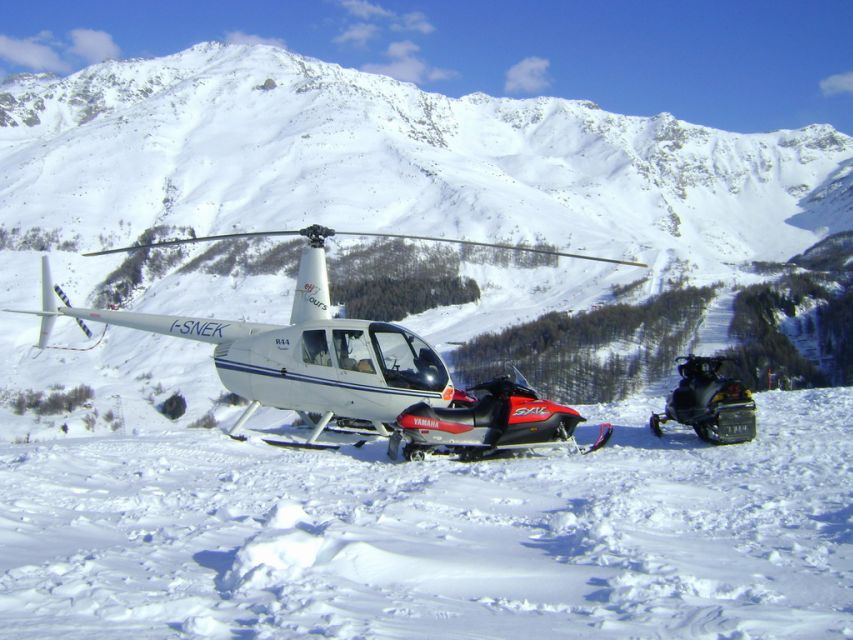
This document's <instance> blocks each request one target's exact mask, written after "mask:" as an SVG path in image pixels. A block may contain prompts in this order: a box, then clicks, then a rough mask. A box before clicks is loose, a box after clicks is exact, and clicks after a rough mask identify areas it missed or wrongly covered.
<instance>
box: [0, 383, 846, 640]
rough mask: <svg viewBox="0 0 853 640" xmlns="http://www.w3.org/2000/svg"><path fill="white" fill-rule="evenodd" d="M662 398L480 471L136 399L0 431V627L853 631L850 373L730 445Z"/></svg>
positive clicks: (517, 632)
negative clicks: (104, 415)
mask: <svg viewBox="0 0 853 640" xmlns="http://www.w3.org/2000/svg"><path fill="white" fill-rule="evenodd" d="M661 402H662V399H661V398H650V399H647V400H633V401H630V402H625V403H620V404H618V405H608V406H596V407H581V410H582V411H583V413H584V414H585V415H587V416H588V417H589V418H590V419H591V420H599V419H601V418H605V417H606V418H609V419H612V420H614V422H616V423H617V427H616V431H615V435H614V438H613V440H612V444H611V445H609V446H608V448H606V449H604V450H603V451H600V452H598V453H596V454H593V455H592V456H580V455H572V454H568V453H566V452H555V453H551V454H547V455H537V456H533V457H522V458H517V459H509V460H495V461H491V462H483V463H479V464H465V463H459V462H454V461H451V460H449V459H447V458H434V459H430V460H428V461H426V462H424V463H421V464H416V463H401V464H391V463H389V462H388V460H387V459H386V458H385V443H384V442H376V443H370V444H367V445H366V446H364V447H363V448H361V449H357V448H354V447H345V448H343V449H342V450H341V451H340V452H338V453H329V452H305V451H293V450H288V451H282V450H280V449H273V448H271V447H267V446H266V445H263V444H251V443H235V442H233V441H231V440H229V439H228V438H226V437H225V436H223V435H222V434H220V433H218V432H215V431H214V432H211V431H201V432H199V431H195V432H194V431H187V430H185V429H181V430H177V431H172V432H162V431H160V430H158V429H155V428H150V427H145V426H144V425H145V414H144V413H136V412H132V411H128V413H127V415H126V417H127V418H128V420H129V421H130V422H132V423H133V424H137V425H139V428H138V430H137V432H136V433H132V432H131V430H130V429H129V428H128V430H127V431H126V432H122V431H119V432H118V433H117V434H116V435H114V436H113V437H96V438H89V439H85V440H80V439H70V440H67V441H64V442H55V443H51V444H43V445H39V446H34V445H30V446H19V445H18V446H15V445H8V444H6V445H0V548H2V553H0V627H2V629H4V630H5V631H0V637H9V638H11V637H14V638H16V640H29V639H35V638H48V637H59V636H61V637H64V638H65V637H67V638H81V639H82V638H93V637H97V638H102V639H109V638H127V637H132V638H135V639H139V640H142V639H147V638H151V639H154V638H157V639H161V638H242V637H257V638H303V637H306V636H308V635H316V636H322V637H329V638H341V639H350V638H352V639H355V638H383V639H385V638H407V639H408V638H439V637H440V638H459V639H462V638H514V637H529V638H562V637H566V638H586V637H596V638H614V639H615V638H626V637H633V638H659V637H664V638H742V639H745V638H802V639H806V638H827V639H831V638H838V639H839V640H840V639H841V638H849V637H850V636H851V634H853V613H851V609H850V591H849V584H850V578H851V571H853V556H851V552H850V550H851V542H853V539H851V530H850V522H849V519H850V498H851V495H850V487H849V482H845V480H844V479H845V478H849V474H850V460H851V459H853V451H851V445H850V440H849V439H848V438H847V436H848V435H849V434H848V431H849V425H847V424H846V423H845V422H844V418H845V417H849V416H850V415H851V412H853V392H851V389H836V390H814V391H800V392H784V393H783V392H768V393H761V394H757V402H758V412H759V431H760V433H759V438H758V439H757V440H756V441H754V442H751V443H748V444H744V445H736V446H730V447H713V446H709V445H705V444H703V443H701V442H700V441H699V440H698V438H697V437H696V436H695V435H694V434H693V433H692V432H690V433H686V432H685V433H679V434H675V435H672V436H669V437H668V438H667V439H666V440H664V441H660V440H657V439H656V438H654V437H653V436H652V435H651V434H650V433H649V432H648V430H647V429H645V428H644V427H641V426H639V425H641V424H642V422H643V421H644V420H645V419H646V418H647V416H648V414H649V412H650V411H652V410H659V409H660V403H661ZM269 418H270V416H266V419H269ZM264 419H265V417H264V415H261V425H260V426H259V428H262V429H263V428H265V427H264V426H263V422H264ZM273 419H274V418H273ZM578 433H579V437H580V438H586V439H589V438H591V437H592V436H593V435H594V432H593V430H591V429H590V428H589V427H581V428H580V429H579V432H578Z"/></svg>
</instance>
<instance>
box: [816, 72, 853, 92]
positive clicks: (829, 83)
mask: <svg viewBox="0 0 853 640" xmlns="http://www.w3.org/2000/svg"><path fill="white" fill-rule="evenodd" d="M820 90H821V91H823V95H825V96H834V95H837V94H839V93H853V71H848V72H847V73H838V74H836V75H834V76H829V77H828V78H824V79H823V80H821V81H820Z"/></svg>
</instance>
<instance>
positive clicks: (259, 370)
mask: <svg viewBox="0 0 853 640" xmlns="http://www.w3.org/2000/svg"><path fill="white" fill-rule="evenodd" d="M214 362H215V363H216V368H217V369H228V370H230V371H239V372H241V373H251V374H254V375H261V376H268V377H270V378H279V379H281V380H294V381H296V382H306V383H308V384H319V385H323V386H327V387H339V388H341V389H349V390H352V391H368V392H370V393H382V394H385V395H394V396H412V397H415V398H424V397H427V398H441V394H440V393H436V392H433V391H407V390H405V389H393V388H390V387H372V386H369V385H364V384H355V383H351V382H341V381H339V380H329V379H328V378H317V377H314V376H306V375H303V374H301V373H293V372H292V371H288V372H287V373H286V374H285V375H282V373H281V369H272V368H270V367H260V366H256V365H248V364H246V363H244V362H233V361H231V360H225V359H223V358H214Z"/></svg>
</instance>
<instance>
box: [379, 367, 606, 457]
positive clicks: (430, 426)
mask: <svg viewBox="0 0 853 640" xmlns="http://www.w3.org/2000/svg"><path fill="white" fill-rule="evenodd" d="M471 391H484V392H485V394H484V395H483V396H482V397H481V398H480V399H479V400H477V402H476V403H474V404H473V405H471V406H464V404H463V406H461V407H458V408H447V409H445V408H436V407H432V406H430V405H428V404H426V403H425V402H421V403H418V404H415V405H412V406H411V407H409V408H408V409H406V410H405V411H403V413H401V414H400V415H399V416H398V417H397V423H396V429H395V432H394V434H393V435H392V436H391V441H390V442H389V446H388V455H389V456H390V457H391V458H393V459H398V458H399V457H400V453H401V451H400V448H401V446H402V457H403V458H405V459H406V460H420V459H423V458H424V456H425V455H426V454H427V453H431V452H435V451H446V452H449V453H455V454H459V456H460V457H461V458H462V459H464V460H475V459H479V458H483V457H485V456H489V455H493V454H495V453H496V452H498V451H505V450H510V449H530V448H537V447H544V446H548V447H551V446H554V445H555V444H560V443H562V442H573V436H574V432H575V428H576V427H577V425H578V423H580V422H583V421H584V420H585V418H584V417H583V416H581V415H580V414H579V413H578V412H577V411H575V410H574V409H572V408H571V407H567V406H564V405H560V404H557V403H555V402H551V401H550V400H540V399H539V398H538V396H537V395H536V392H535V391H533V390H532V389H530V388H529V387H527V386H525V385H524V384H520V383H519V382H514V381H512V380H510V379H509V377H507V376H501V377H498V378H495V379H493V380H491V381H490V382H487V383H484V384H480V385H477V386H475V387H473V388H472V389H471ZM606 426H607V429H606V430H605V429H602V431H601V432H600V437H599V441H598V442H596V444H595V445H594V446H593V447H592V448H591V449H590V450H594V449H598V448H600V447H602V446H604V444H605V443H606V442H607V439H608V438H609V437H610V433H611V432H612V428H611V427H610V425H606Z"/></svg>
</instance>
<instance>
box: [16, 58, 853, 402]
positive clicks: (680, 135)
mask: <svg viewBox="0 0 853 640" xmlns="http://www.w3.org/2000/svg"><path fill="white" fill-rule="evenodd" d="M851 163H853V139H851V138H849V137H847V136H845V135H843V134H840V133H838V132H836V131H834V130H833V129H832V128H831V127H828V126H825V125H813V126H810V127H806V128H805V129H801V130H796V131H792V130H785V131H775V132H770V133H761V134H752V135H743V134H734V133H728V132H725V131H719V130H714V129H709V128H707V127H701V126H696V125H691V124H688V123H685V122H681V121H679V120H677V119H676V118H675V117H673V116H672V115H670V114H666V113H664V114H660V115H658V116H655V117H653V118H641V117H629V116H622V115H618V114H612V113H608V112H606V111H603V110H602V109H600V108H599V107H598V106H596V105H595V104H593V103H590V102H584V101H569V100H562V99H555V98H537V99H531V100H509V99H499V98H493V97H489V96H486V95H482V94H475V95H470V96H466V97H463V98H461V99H451V98H448V97H445V96H442V95H438V94H433V93H425V92H423V91H421V90H419V89H418V88H417V87H415V86H413V85H410V84H405V83H400V82H397V81H395V80H392V79H389V78H386V77H382V76H377V75H372V74H366V73H362V72H358V71H354V70H351V69H344V68H341V67H339V66H337V65H332V64H327V63H324V62H321V61H318V60H313V59H307V58H303V57H301V56H298V55H295V54H292V53H290V52H287V51H285V50H282V49H279V48H274V47H267V46H261V45H259V46H237V45H230V46H225V45H221V44H215V43H205V44H200V45H197V46H195V47H193V48H191V49H188V50H187V51H184V52H181V53H178V54H176V55H173V56H168V57H165V58H158V59H150V60H129V61H117V62H107V63H103V64H99V65H95V66H92V67H89V68H88V69H85V70H83V71H81V72H79V73H76V74H73V75H71V76H69V77H67V78H59V77H53V76H46V75H38V76H33V75H29V76H15V77H12V78H10V79H7V80H6V82H5V84H4V85H3V87H2V91H0V233H2V240H3V245H4V248H5V250H4V251H2V252H0V261H2V266H3V269H2V276H0V278H2V279H3V290H4V298H5V300H4V304H3V307H18V308H32V307H34V306H37V301H38V293H37V281H38V273H37V267H38V260H37V257H36V255H35V251H33V250H35V249H44V248H50V249H53V251H54V256H53V261H54V275H55V277H56V279H57V280H58V281H59V283H60V284H62V285H63V287H64V288H65V289H66V290H67V291H68V293H69V294H70V296H71V299H72V302H76V303H77V304H84V303H86V302H87V300H88V299H89V298H90V296H91V294H92V291H93V289H94V288H95V286H96V285H97V284H98V283H99V282H101V281H102V280H103V277H104V275H105V274H106V273H108V272H109V271H111V270H112V269H113V268H114V267H115V266H116V265H117V264H118V263H119V262H120V260H121V257H107V258H97V259H91V258H89V259H83V258H80V257H79V253H80V252H82V251H84V250H97V249H101V248H103V247H109V246H120V245H126V244H130V243H131V242H132V241H133V240H135V239H136V238H137V237H138V236H139V234H140V233H142V232H143V231H145V230H146V229H149V228H151V227H153V226H155V225H159V224H166V225H173V226H175V227H192V228H193V229H194V231H195V232H196V233H197V234H199V235H206V234H216V233H227V232H232V231H235V230H245V231H255V230H262V229H287V228H299V227H302V226H305V225H307V224H311V223H315V222H317V223H321V224H324V225H326V226H331V227H333V228H338V229H341V230H367V231H393V232H410V233H412V234H418V235H442V236H447V237H455V238H467V239H472V240H505V241H511V242H518V241H528V242H533V241H537V240H547V241H549V242H551V243H553V244H555V245H556V246H557V247H559V248H562V249H564V250H567V251H571V252H579V253H589V254H593V255H601V256H607V257H613V258H629V259H636V260H641V261H644V262H647V263H648V264H649V265H651V269H650V271H649V273H650V275H651V277H650V278H648V280H647V284H646V285H644V286H645V288H644V290H643V293H644V294H645V295H648V294H652V293H657V292H659V291H661V290H662V289H664V288H665V287H666V286H667V282H668V281H669V280H671V279H673V278H675V279H684V278H686V279H687V280H689V281H691V282H695V283H698V284H702V283H707V282H717V281H723V282H725V283H727V284H735V283H739V282H749V281H752V279H754V278H755V276H754V275H752V274H750V273H747V272H745V271H742V270H741V269H740V265H741V264H743V263H745V262H747V261H751V260H785V259H787V258H789V257H790V256H792V255H794V254H796V253H799V252H801V251H803V250H804V249H806V248H807V247H809V246H811V245H812V244H814V243H815V242H816V241H817V240H819V239H820V238H821V237H823V236H824V235H826V234H827V233H830V232H836V231H840V230H844V229H850V228H853V198H851V176H850V167H851ZM465 270H466V275H469V276H471V277H473V278H474V279H475V280H476V281H477V282H478V283H479V284H480V287H481V289H482V290H483V297H482V299H481V301H480V302H479V303H477V304H469V305H464V306H462V307H460V308H453V309H439V310H433V311H430V312H426V313H424V314H420V315H419V316H417V317H414V318H410V319H409V320H407V322H406V323H407V324H408V325H410V326H412V327H413V328H414V329H415V330H417V331H420V332H422V333H424V334H425V335H426V337H427V338H428V339H430V340H431V341H433V342H434V343H443V342H447V341H458V340H465V339H468V338H470V337H471V336H473V335H475V334H477V333H480V332H482V331H485V330H492V329H496V328H500V327H503V326H506V325H509V324H512V323H513V322H517V321H520V320H528V319H532V318H535V317H537V316H538V315H540V314H541V313H543V312H546V311H553V310H566V309H583V308H587V307H589V306H591V305H593V304H596V303H598V302H601V301H602V299H604V298H606V297H607V295H608V291H609V287H610V285H613V284H626V283H629V282H633V281H636V280H638V279H639V278H642V277H644V276H645V275H647V272H646V271H644V270H638V269H636V268H629V267H614V266H612V265H603V264H597V263H587V262H583V261H571V260H562V261H561V263H560V266H559V267H558V268H537V269H527V270H519V269H501V268H497V267H494V266H489V265H477V264H466V265H465ZM332 286H333V287H334V283H332ZM291 289H292V281H289V280H288V279H287V278H286V277H285V276H284V275H280V276H276V277H272V276H259V277H251V276H245V275H241V274H239V273H236V274H232V276H229V277H226V278H221V277H220V278H217V277H214V276H210V275H206V274H179V273H176V272H172V273H170V274H167V275H166V276H165V277H163V278H158V279H152V280H150V281H148V282H146V283H145V286H144V287H143V288H142V289H141V290H140V291H139V292H138V295H137V298H136V299H135V300H134V301H133V304H132V306H133V308H135V309H137V310H140V311H153V312H161V313H188V312H192V313H193V314H195V315H211V316H217V317H235V316H236V317H241V318H247V319H254V320H257V321H260V322H284V321H286V319H287V317H288V316H289V307H290V298H289V291H290V290H291ZM282 293H283V295H281V294H282ZM4 321H5V322H6V323H7V326H8V327H9V330H8V331H7V332H5V333H4V335H3V337H2V340H3V347H4V348H5V349H6V351H7V353H13V354H14V357H13V358H11V359H10V361H9V362H8V363H6V364H4V365H3V367H4V368H5V374H6V375H5V376H4V377H5V379H6V380H9V381H10V382H9V383H7V384H8V387H10V388H22V387H25V386H27V385H35V384H37V383H41V384H42V386H43V385H44V384H45V382H47V383H48V384H49V383H60V382H62V383H65V384H68V371H67V370H64V369H63V370H62V371H59V370H57V369H56V368H54V367H47V370H48V373H45V372H44V369H45V368H44V367H42V366H35V365H31V364H30V363H29V361H27V356H26V354H27V350H28V347H29V345H31V344H32V343H33V342H35V336H36V332H37V327H36V326H35V323H33V322H32V321H31V320H30V319H27V318H18V317H12V318H8V317H7V318H6V319H4ZM76 332H77V329H76V327H74V326H73V325H72V326H69V327H66V328H65V329H64V330H62V329H61V330H60V332H59V333H57V340H58V341H60V342H62V343H66V344H74V343H78V342H79V340H78V335H77V333H76ZM718 333H719V332H718ZM707 338H708V339H709V340H710V341H712V342H713V341H719V339H720V336H719V335H715V336H707ZM722 341H723V342H724V341H725V339H724V338H723V339H722ZM164 349H166V348H165V345H164V343H163V342H162V340H161V338H158V337H154V336H140V335H136V334H133V333H132V332H122V331H121V330H118V331H117V332H116V334H115V336H113V335H112V334H108V336H107V339H106V341H105V345H104V346H101V347H99V348H98V349H97V350H95V352H93V353H86V354H71V353H68V352H66V353H65V357H66V358H69V362H71V363H73V366H72V367H71V369H72V370H73V371H74V372H78V371H79V372H86V373H85V374H84V373H80V374H79V377H80V380H81V381H83V380H86V379H88V378H90V377H91V372H92V370H98V369H100V370H101V371H102V372H103V371H112V372H113V374H110V375H118V377H120V378H128V377H129V378H135V377H138V376H141V375H143V374H145V375H147V374H153V375H157V376H159V375H162V376H163V384H165V385H166V386H167V387H169V386H172V385H177V386H183V387H187V386H188V384H187V381H186V377H185V376H184V375H183V373H184V372H185V371H196V370H197V369H198V366H197V363H198V362H199V361H203V360H205V359H206V358H207V356H208V355H209V354H208V353H207V351H206V350H205V351H201V350H199V347H198V345H170V346H169V347H168V349H166V350H167V351H168V353H169V354H170V357H169V362H170V363H171V366H170V367H166V371H165V372H162V371H163V369H164V367H163V359H164V356H163V353H164ZM191 354H192V355H191ZM54 356H56V354H55V353H51V354H45V355H44V356H42V358H43V359H49V358H52V357H54ZM184 359H186V362H190V363H192V364H185V360H184ZM160 372H162V374H161V373H160ZM74 375H77V374H76V373H75V374H72V377H74ZM208 375H209V376H210V380H211V392H210V393H213V391H212V389H215V388H216V381H215V376H214V374H213V373H212V372H210V373H209V374H208ZM204 386H205V385H204V383H199V384H198V385H196V386H194V388H198V387H202V388H203V387H204ZM190 393H192V392H190ZM210 393H208V396H207V397H210ZM199 410H201V408H200V407H199Z"/></svg>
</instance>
